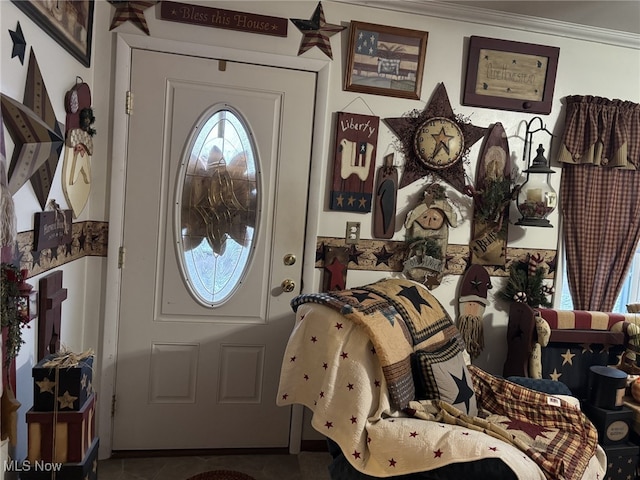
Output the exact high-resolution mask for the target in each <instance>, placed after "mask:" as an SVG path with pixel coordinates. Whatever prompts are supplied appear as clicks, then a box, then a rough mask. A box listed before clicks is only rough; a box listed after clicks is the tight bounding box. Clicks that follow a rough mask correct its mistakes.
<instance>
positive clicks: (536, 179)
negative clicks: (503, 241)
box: [516, 117, 558, 227]
mask: <svg viewBox="0 0 640 480" xmlns="http://www.w3.org/2000/svg"><path fill="white" fill-rule="evenodd" d="M536 120H538V121H539V122H540V127H539V128H536V129H532V124H533V122H534V121H536ZM539 132H542V133H544V132H546V133H547V134H548V135H549V136H550V137H551V140H550V141H549V150H551V144H552V141H553V134H552V133H551V132H550V131H549V130H547V129H546V128H545V126H544V125H543V123H542V119H541V118H540V117H535V118H532V119H531V121H529V123H528V124H527V133H526V135H525V140H524V153H523V155H522V158H523V159H524V160H525V161H526V162H527V165H528V166H529V168H527V169H526V170H525V171H524V172H523V173H526V174H527V180H526V181H525V182H524V183H523V184H522V185H521V186H520V188H519V192H518V197H517V199H516V202H517V207H518V211H519V212H520V215H522V218H521V219H520V220H518V221H517V222H516V225H524V226H530V227H553V225H551V222H549V220H547V217H548V216H549V215H550V214H551V212H553V211H554V210H555V209H556V206H557V204H558V195H557V194H556V191H555V190H554V189H553V187H552V186H551V184H550V183H549V175H550V174H552V173H555V172H554V171H553V170H551V168H550V167H549V161H548V160H547V159H546V158H545V156H544V151H545V150H544V147H543V146H542V143H539V144H538V148H537V149H536V153H537V155H536V157H535V158H534V159H533V160H531V149H532V145H533V136H534V134H536V133H539Z"/></svg>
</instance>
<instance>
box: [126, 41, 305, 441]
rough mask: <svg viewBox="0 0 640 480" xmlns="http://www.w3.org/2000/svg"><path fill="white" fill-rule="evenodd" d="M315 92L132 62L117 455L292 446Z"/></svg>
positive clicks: (274, 80) (206, 70)
mask: <svg viewBox="0 0 640 480" xmlns="http://www.w3.org/2000/svg"><path fill="white" fill-rule="evenodd" d="M315 82H316V75H315V73H310V72H302V71H294V70H287V69H281V68H273V67H265V66H257V65H248V64H242V63H235V62H223V61H218V60H211V59H203V58H197V57H189V56H184V55H175V54H167V53H160V52H151V51H145V50H137V49H134V50H133V53H132V66H131V91H132V93H133V102H132V114H131V117H130V127H129V134H128V145H127V163H126V165H127V167H126V188H125V195H126V197H125V212H124V227H123V230H124V234H123V237H124V239H123V246H124V251H125V257H124V258H125V260H124V266H123V268H122V282H121V289H122V290H121V296H120V302H121V303H120V319H119V327H118V349H117V351H118V358H117V371H116V387H115V388H116V397H115V417H114V425H113V449H114V450H139V449H198V448H242V447H286V446H287V445H288V439H289V423H290V414H291V412H290V409H288V408H282V407H277V406H276V404H275V400H276V393H277V386H278V377H279V372H280V365H281V362H282V356H283V353H284V348H285V345H286V342H287V340H288V337H289V333H290V331H291V329H292V326H293V321H294V315H293V313H292V310H291V308H290V306H289V302H290V300H291V299H292V298H293V296H295V295H296V294H297V293H298V292H299V291H300V280H301V277H302V254H303V243H304V230H305V218H306V207H307V189H308V178H309V167H310V165H309V163H310V152H311V132H312V122H313V109H314V96H315ZM235 143H237V145H236V144H235ZM247 145H248V147H247ZM230 152H231V153H230ZM233 152H235V153H233ZM207 169H209V170H207ZM287 279H289V280H291V281H292V283H291V282H290V283H289V285H292V286H293V289H292V291H290V292H286V291H284V290H285V289H283V287H282V286H281V285H282V283H283V281H285V280H287Z"/></svg>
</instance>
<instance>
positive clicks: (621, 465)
mask: <svg viewBox="0 0 640 480" xmlns="http://www.w3.org/2000/svg"><path fill="white" fill-rule="evenodd" d="M602 448H604V451H605V453H606V454H607V473H606V474H605V476H604V479H605V480H634V479H636V478H638V477H637V475H636V469H637V467H638V452H639V450H640V447H638V445H634V444H633V443H624V444H622V445H613V446H608V447H602Z"/></svg>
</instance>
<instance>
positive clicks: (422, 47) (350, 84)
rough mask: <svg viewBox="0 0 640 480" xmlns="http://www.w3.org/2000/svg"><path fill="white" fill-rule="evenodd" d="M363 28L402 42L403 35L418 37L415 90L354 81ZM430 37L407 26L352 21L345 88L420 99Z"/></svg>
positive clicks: (352, 90) (409, 37)
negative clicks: (356, 51)
mask: <svg viewBox="0 0 640 480" xmlns="http://www.w3.org/2000/svg"><path fill="white" fill-rule="evenodd" d="M362 30H364V31H373V32H376V33H382V34H390V35H394V36H396V37H397V39H398V41H400V42H401V41H402V38H403V37H404V38H407V39H418V41H419V51H418V64H417V67H416V69H415V71H413V72H414V73H415V87H414V88H413V90H404V89H400V88H397V89H396V88H383V87H375V86H371V85H361V84H358V83H354V68H353V67H354V61H355V47H356V43H357V35H358V32H359V31H362ZM428 37H429V33H428V32H424V31H421V30H410V29H407V28H397V27H388V26H385V25H375V24H373V23H365V22H356V21H352V22H351V27H350V33H349V50H348V53H347V66H346V69H345V75H344V88H343V89H344V90H347V91H349V92H360V93H371V94H373V95H385V96H388V97H399V98H410V99H413V100H419V99H420V90H421V87H422V76H423V72H424V62H425V55H426V52H427V39H428Z"/></svg>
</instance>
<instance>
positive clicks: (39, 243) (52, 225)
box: [33, 210, 71, 252]
mask: <svg viewBox="0 0 640 480" xmlns="http://www.w3.org/2000/svg"><path fill="white" fill-rule="evenodd" d="M33 225H34V228H33V230H34V239H33V251H34V252H39V251H40V250H42V249H43V248H55V247H57V246H58V245H64V244H65V243H69V242H71V210H60V211H51V212H38V213H36V214H35V216H34V219H33Z"/></svg>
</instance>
